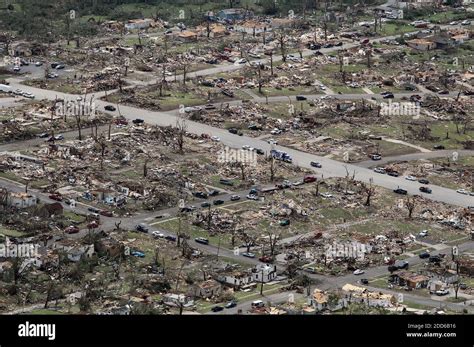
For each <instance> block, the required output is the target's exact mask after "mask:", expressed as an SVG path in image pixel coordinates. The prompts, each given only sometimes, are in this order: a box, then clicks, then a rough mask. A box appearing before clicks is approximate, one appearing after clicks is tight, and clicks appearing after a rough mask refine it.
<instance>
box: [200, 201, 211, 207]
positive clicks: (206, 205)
mask: <svg viewBox="0 0 474 347" xmlns="http://www.w3.org/2000/svg"><path fill="white" fill-rule="evenodd" d="M210 206H211V203H210V202H203V203H202V204H201V207H204V208H207V207H210Z"/></svg>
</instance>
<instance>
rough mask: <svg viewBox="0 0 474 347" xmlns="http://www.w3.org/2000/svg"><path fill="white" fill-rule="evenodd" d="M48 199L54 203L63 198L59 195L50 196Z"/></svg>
mask: <svg viewBox="0 0 474 347" xmlns="http://www.w3.org/2000/svg"><path fill="white" fill-rule="evenodd" d="M49 198H50V199H52V200H56V201H63V197H62V196H61V195H60V194H51V195H50V196H49Z"/></svg>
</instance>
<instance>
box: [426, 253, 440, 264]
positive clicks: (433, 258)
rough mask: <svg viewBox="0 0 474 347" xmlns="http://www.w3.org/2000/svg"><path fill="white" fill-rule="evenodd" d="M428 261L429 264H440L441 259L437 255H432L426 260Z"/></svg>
mask: <svg viewBox="0 0 474 347" xmlns="http://www.w3.org/2000/svg"><path fill="white" fill-rule="evenodd" d="M428 261H429V262H430V263H441V257H440V256H438V255H432V256H431V257H429V258H428Z"/></svg>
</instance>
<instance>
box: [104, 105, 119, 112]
mask: <svg viewBox="0 0 474 347" xmlns="http://www.w3.org/2000/svg"><path fill="white" fill-rule="evenodd" d="M104 109H105V110H106V111H111V112H113V111H115V110H116V108H115V106H112V105H106V106H105V107H104Z"/></svg>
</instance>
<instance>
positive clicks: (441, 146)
mask: <svg viewBox="0 0 474 347" xmlns="http://www.w3.org/2000/svg"><path fill="white" fill-rule="evenodd" d="M433 149H445V147H444V146H443V145H434V146H433Z"/></svg>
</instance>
